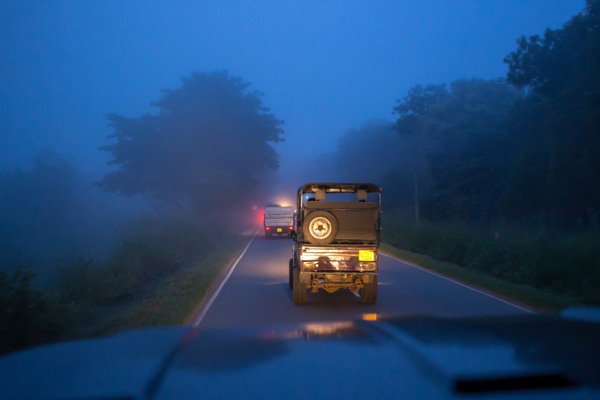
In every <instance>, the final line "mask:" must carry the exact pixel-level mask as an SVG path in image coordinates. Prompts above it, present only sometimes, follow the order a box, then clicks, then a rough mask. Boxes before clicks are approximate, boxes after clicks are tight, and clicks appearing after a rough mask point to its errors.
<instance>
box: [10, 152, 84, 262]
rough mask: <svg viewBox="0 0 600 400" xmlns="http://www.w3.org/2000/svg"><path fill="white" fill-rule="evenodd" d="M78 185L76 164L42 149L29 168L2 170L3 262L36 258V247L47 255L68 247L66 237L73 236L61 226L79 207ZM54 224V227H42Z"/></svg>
mask: <svg viewBox="0 0 600 400" xmlns="http://www.w3.org/2000/svg"><path fill="white" fill-rule="evenodd" d="M76 186H77V174H76V171H75V168H74V167H73V166H72V165H71V164H70V163H69V162H67V161H66V160H64V159H63V158H61V157H59V156H58V155H56V154H55V153H53V152H42V153H40V154H39V155H38V156H36V158H35V159H34V162H33V166H32V167H31V168H30V169H28V170H15V171H8V172H5V173H3V174H1V175H0V221H2V222H1V223H0V254H1V256H0V262H2V263H4V264H5V265H16V264H19V263H23V262H28V263H31V262H36V261H39V260H38V259H37V258H36V259H32V257H31V255H30V254H29V253H31V249H32V248H34V249H35V252H36V253H38V254H43V255H44V256H46V257H47V256H49V255H50V254H52V253H54V249H55V248H64V247H65V246H64V239H70V238H71V237H72V236H71V235H68V234H66V232H63V230H62V229H61V228H62V226H64V225H65V223H67V224H68V223H69V222H71V221H73V213H74V212H75V210H77V209H78V208H79V205H78V204H77V201H76V194H75V190H76ZM50 226H52V227H54V229H52V230H50V229H40V227H50ZM60 233H64V235H60ZM61 236H62V237H61ZM40 258H42V257H40ZM36 264H37V262H36Z"/></svg>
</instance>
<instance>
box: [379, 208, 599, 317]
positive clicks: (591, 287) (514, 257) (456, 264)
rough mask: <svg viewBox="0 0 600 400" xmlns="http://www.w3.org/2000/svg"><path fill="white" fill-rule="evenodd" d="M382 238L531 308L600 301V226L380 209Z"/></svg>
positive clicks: (401, 252) (414, 258) (412, 257)
mask: <svg viewBox="0 0 600 400" xmlns="http://www.w3.org/2000/svg"><path fill="white" fill-rule="evenodd" d="M385 223H386V224H385V228H384V231H383V238H384V241H385V243H386V244H387V246H384V248H383V249H384V251H388V252H390V253H392V254H394V255H396V256H399V257H400V258H402V259H405V260H407V261H410V262H413V263H415V264H418V265H421V266H423V267H425V268H427V269H430V270H432V271H435V272H438V273H440V274H443V275H447V276H450V277H453V278H455V279H457V280H460V281H463V282H466V283H469V284H472V285H475V286H478V287H481V288H483V289H485V290H489V291H491V292H494V293H497V294H499V295H501V296H504V297H507V298H510V299H512V300H514V301H518V302H522V303H523V304H525V305H528V306H531V307H533V308H537V309H541V310H547V311H559V310H561V309H562V308H565V307H568V306H577V305H600V293H599V292H598V287H600V248H599V247H598V243H600V234H599V233H597V232H594V231H581V232H569V231H560V230H553V229H549V228H546V227H527V226H516V225H515V224H512V225H511V224H491V225H486V226H482V225H476V224H469V223H464V222H453V223H452V222H439V221H438V222H431V221H423V220H422V221H420V222H419V224H416V223H415V222H414V220H413V219H412V218H410V217H401V216H398V215H395V216H394V215H386V220H385Z"/></svg>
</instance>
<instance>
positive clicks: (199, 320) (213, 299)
mask: <svg viewBox="0 0 600 400" xmlns="http://www.w3.org/2000/svg"><path fill="white" fill-rule="evenodd" d="M257 233H258V229H257V230H256V231H255V232H254V235H252V238H251V239H250V241H249V242H248V244H247V245H246V247H245V248H244V251H242V254H240V256H239V257H238V258H237V259H236V260H235V262H234V263H233V265H232V266H231V269H230V270H229V272H228V273H227V276H226V277H225V279H223V281H222V282H221V284H220V285H219V287H218V288H217V290H216V292H215V293H213V295H212V297H211V298H210V300H209V301H208V303H206V305H205V306H204V308H203V309H202V312H201V313H200V315H198V318H196V320H195V321H194V324H193V325H192V326H193V327H194V328H197V327H198V325H200V323H201V322H202V319H204V316H205V315H206V313H207V312H208V309H209V308H210V306H212V303H213V302H214V301H215V299H216V298H217V296H218V295H219V293H220V292H221V289H223V286H225V284H226V283H227V280H229V277H230V276H231V274H233V271H234V270H235V267H236V266H237V265H238V263H239V262H240V260H241V259H242V257H244V254H246V250H248V248H249V247H250V245H251V244H252V241H253V240H254V238H255V237H256V234H257Z"/></svg>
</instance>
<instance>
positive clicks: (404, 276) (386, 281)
mask: <svg viewBox="0 0 600 400" xmlns="http://www.w3.org/2000/svg"><path fill="white" fill-rule="evenodd" d="M291 252H292V242H291V240H289V239H265V238H264V237H262V235H261V234H260V233H259V234H258V235H257V236H256V237H254V239H252V241H251V242H250V244H249V246H248V248H247V250H246V252H245V254H244V256H243V257H242V258H240V259H239V262H238V263H237V264H236V265H235V267H234V269H233V272H232V273H231V275H229V277H228V278H227V280H226V281H225V282H224V284H223V286H222V288H221V290H220V291H219V292H218V293H217V295H216V297H214V298H213V299H212V300H213V301H212V302H209V304H207V306H206V307H205V309H204V310H203V311H202V312H201V314H199V316H198V317H197V318H196V322H195V325H199V326H201V327H203V328H231V327H253V326H263V327H264V326H265V325H274V324H275V325H279V324H287V323H302V322H309V321H332V320H345V319H357V318H361V317H362V316H363V314H367V313H377V314H378V315H380V316H383V317H385V316H410V315H431V316H444V317H460V316H482V315H508V314H522V313H525V312H527V311H526V310H524V309H522V308H519V307H518V306H515V305H512V304H509V303H506V302H504V301H502V300H500V299H497V298H494V297H491V296H489V295H487V294H484V293H481V292H479V291H476V290H473V289H470V288H468V287H465V286H463V285H461V284H458V283H455V282H452V281H450V280H447V279H444V278H442V277H439V276H437V275H434V274H431V273H429V272H426V271H424V270H421V269H419V268H416V267H414V266H410V265H408V264H405V263H403V262H401V261H398V260H395V259H393V258H391V257H388V256H385V255H381V256H380V264H379V265H380V270H379V296H378V300H377V304H376V305H365V304H362V303H360V301H359V298H358V297H356V296H355V295H354V294H353V293H351V292H350V291H348V290H340V291H338V292H336V293H325V292H319V293H317V294H311V293H309V295H308V304H307V305H304V306H295V305H294V304H293V303H292V291H291V290H290V289H289V286H288V260H289V258H290V255H291Z"/></svg>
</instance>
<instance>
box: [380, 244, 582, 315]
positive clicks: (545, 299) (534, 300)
mask: <svg viewBox="0 0 600 400" xmlns="http://www.w3.org/2000/svg"><path fill="white" fill-rule="evenodd" d="M381 250H383V251H384V252H385V253H387V254H390V255H393V256H394V257H397V258H399V259H401V260H403V261H407V262H409V263H412V264H415V265H418V266H419V267H422V268H424V269H426V270H429V271H432V272H435V273H437V274H440V275H443V276H445V277H448V278H451V279H454V280H457V281H460V282H462V283H465V284H467V285H469V286H472V287H474V288H477V289H480V290H482V291H485V292H489V293H491V294H494V295H495V296H498V297H501V298H503V299H506V300H508V301H511V302H514V303H516V304H519V305H522V306H524V307H526V308H529V309H532V310H534V311H536V312H558V311H561V310H562V309H564V308H566V307H569V306H573V305H577V302H576V301H575V300H574V299H573V298H571V297H569V296H565V295H562V296H561V295H556V294H550V293H547V292H544V291H542V290H539V289H536V288H533V287H531V286H527V285H522V284H516V283H511V282H507V281H504V280H501V279H498V278H495V277H493V276H490V275H488V274H485V273H483V272H480V271H477V270H473V269H469V268H465V267H461V266H459V265H456V264H452V263H449V262H444V261H439V260H436V259H434V258H432V257H429V256H427V255H423V254H417V253H412V252H410V251H407V250H402V249H398V248H396V247H394V246H392V245H390V244H388V243H383V244H382V245H381Z"/></svg>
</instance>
